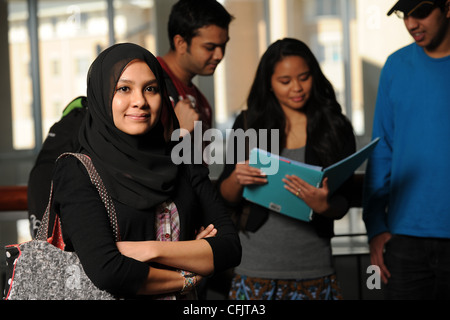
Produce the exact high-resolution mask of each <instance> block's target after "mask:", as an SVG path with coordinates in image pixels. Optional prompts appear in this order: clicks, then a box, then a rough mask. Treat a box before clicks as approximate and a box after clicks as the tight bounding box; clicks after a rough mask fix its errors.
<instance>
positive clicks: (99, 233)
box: [53, 157, 241, 296]
mask: <svg viewBox="0 0 450 320" xmlns="http://www.w3.org/2000/svg"><path fill="white" fill-rule="evenodd" d="M179 168H180V171H179V174H178V179H177V185H176V192H175V194H174V196H173V197H172V200H173V201H174V203H175V204H176V206H177V209H178V213H179V217H180V229H181V230H180V240H192V239H194V238H195V231H196V230H198V229H199V227H200V226H205V227H206V226H207V225H209V224H211V223H212V224H214V226H215V228H216V229H217V230H218V233H217V235H216V236H215V237H211V238H207V239H206V241H208V243H209V244H210V246H211V248H212V251H213V255H214V270H215V272H220V271H223V270H226V269H228V268H232V267H234V266H237V265H238V264H239V263H240V259H241V245H240V241H239V237H238V235H237V232H236V229H235V227H234V225H233V223H232V221H231V219H230V217H229V215H228V214H227V212H226V208H225V206H224V205H223V202H222V201H221V199H220V197H218V195H217V193H216V191H215V189H214V188H213V186H212V184H211V181H210V180H209V178H208V169H207V168H205V167H203V166H202V165H181V166H180V167H179ZM53 180H54V187H53V188H54V189H53V190H54V191H53V192H54V196H53V197H54V198H53V199H54V200H53V210H55V212H56V213H57V214H59V216H60V218H61V225H62V232H63V239H64V241H65V244H66V250H68V251H75V252H76V253H77V255H78V256H79V258H80V261H81V264H82V266H83V268H84V271H85V272H86V274H87V276H88V277H89V278H90V279H91V281H92V282H93V283H94V284H95V285H96V286H97V287H98V288H100V289H102V290H106V291H108V292H110V293H113V294H118V295H121V296H133V295H135V294H136V292H137V291H138V290H139V289H140V288H141V286H142V285H143V284H144V282H145V280H146V279H147V276H148V272H149V265H148V264H147V263H143V262H139V261H137V260H134V259H132V258H128V257H125V256H123V255H122V254H121V253H120V252H119V251H118V249H117V246H116V244H115V241H114V237H113V233H112V230H111V227H110V224H109V220H108V216H107V213H106V209H105V206H104V204H103V202H102V201H101V199H100V196H99V194H98V192H97V190H96V189H95V186H94V185H93V184H92V183H91V181H90V179H89V175H88V173H87V171H86V169H85V168H84V166H83V165H82V164H81V163H80V162H78V160H77V159H75V158H73V157H67V158H62V159H60V160H59V161H58V163H57V165H56V167H55V172H54V176H53ZM113 202H114V205H115V209H116V214H117V219H118V225H119V230H120V236H121V240H122V241H144V240H155V238H156V231H155V213H154V210H148V211H145V210H137V209H135V208H133V207H129V206H126V205H124V204H122V203H120V202H118V201H114V200H113Z"/></svg>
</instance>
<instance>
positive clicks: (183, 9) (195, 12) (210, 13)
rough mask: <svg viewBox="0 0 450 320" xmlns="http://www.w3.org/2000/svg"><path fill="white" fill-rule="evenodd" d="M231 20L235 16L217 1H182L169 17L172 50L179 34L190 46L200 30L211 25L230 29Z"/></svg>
mask: <svg viewBox="0 0 450 320" xmlns="http://www.w3.org/2000/svg"><path fill="white" fill-rule="evenodd" d="M231 20H233V16H231V15H230V14H229V13H228V11H227V10H226V9H225V8H224V7H223V6H222V5H221V4H220V3H219V2H217V1H216V0H180V1H178V2H177V3H176V4H175V5H174V6H173V7H172V11H171V12H170V16H169V24H168V32H169V42H170V48H171V49H172V50H174V49H175V45H174V42H173V38H174V37H175V36H176V35H177V34H179V35H180V36H182V37H183V38H184V40H185V41H186V42H187V43H188V45H190V44H191V40H192V38H193V37H195V36H196V35H197V31H198V29H200V28H202V27H206V26H209V25H216V26H218V27H220V28H222V29H228V26H229V24H230V22H231Z"/></svg>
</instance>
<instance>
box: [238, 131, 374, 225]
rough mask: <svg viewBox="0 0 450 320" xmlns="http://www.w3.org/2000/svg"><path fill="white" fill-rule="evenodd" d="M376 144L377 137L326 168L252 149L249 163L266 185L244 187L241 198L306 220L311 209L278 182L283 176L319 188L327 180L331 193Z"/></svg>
mask: <svg viewBox="0 0 450 320" xmlns="http://www.w3.org/2000/svg"><path fill="white" fill-rule="evenodd" d="M378 141H379V138H376V139H374V140H373V141H372V142H371V143H369V144H368V145H366V146H365V147H364V148H362V149H360V150H359V151H357V152H356V153H354V154H352V155H350V156H349V157H347V158H345V159H343V160H341V161H339V162H337V163H335V164H333V165H331V166H329V167H327V168H322V167H318V166H312V165H308V164H305V163H302V162H298V161H294V160H291V159H288V158H284V157H281V156H278V155H274V154H271V153H269V152H267V151H264V150H261V149H258V148H255V149H252V150H251V152H250V159H249V164H250V165H251V166H253V167H256V168H259V169H261V170H262V171H263V172H264V173H266V174H267V184H264V185H252V186H246V187H245V188H244V193H243V196H244V198H246V199H247V200H249V201H251V202H254V203H257V204H259V205H261V206H263V207H266V208H269V209H271V210H273V211H276V212H279V213H282V214H285V215H287V216H290V217H293V218H296V219H300V220H303V221H309V220H310V219H311V216H312V210H311V208H310V207H308V205H307V204H306V203H305V202H304V201H303V200H302V199H300V198H298V197H297V196H295V195H294V194H292V193H291V192H290V191H288V190H287V189H285V188H284V182H283V181H282V179H283V178H285V176H286V175H296V176H298V177H299V178H301V179H303V180H304V181H306V182H307V183H309V184H311V185H313V186H315V187H320V186H321V184H322V181H323V179H324V178H326V177H328V188H329V192H330V194H332V193H333V192H334V191H336V189H338V188H339V187H340V186H341V185H342V184H343V183H344V182H345V181H346V180H347V179H348V178H350V176H352V174H353V173H354V172H355V170H356V169H358V168H359V167H360V166H361V165H362V163H363V162H364V161H365V160H366V159H367V158H368V157H369V155H370V153H371V152H372V150H373V149H374V148H375V146H376V144H377V143H378Z"/></svg>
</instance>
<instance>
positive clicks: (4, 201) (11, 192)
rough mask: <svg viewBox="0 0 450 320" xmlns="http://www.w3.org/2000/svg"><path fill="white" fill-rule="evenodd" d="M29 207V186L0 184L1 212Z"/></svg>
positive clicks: (22, 209)
mask: <svg viewBox="0 0 450 320" xmlns="http://www.w3.org/2000/svg"><path fill="white" fill-rule="evenodd" d="M27 209H28V203H27V186H3V187H2V186H0V213H1V212H2V211H26V210H27Z"/></svg>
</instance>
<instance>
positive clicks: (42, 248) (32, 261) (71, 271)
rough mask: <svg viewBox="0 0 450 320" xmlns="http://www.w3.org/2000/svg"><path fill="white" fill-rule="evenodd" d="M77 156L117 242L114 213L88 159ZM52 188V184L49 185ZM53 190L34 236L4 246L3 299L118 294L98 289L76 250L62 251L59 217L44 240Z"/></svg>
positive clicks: (96, 297) (94, 297) (89, 297)
mask: <svg viewBox="0 0 450 320" xmlns="http://www.w3.org/2000/svg"><path fill="white" fill-rule="evenodd" d="M65 156H74V157H76V158H77V159H78V160H79V161H80V162H81V163H82V164H83V165H84V166H85V167H86V170H87V171H88V173H89V176H90V178H91V181H92V183H93V184H94V185H95V186H96V188H97V191H98V192H99V194H100V197H101V198H102V201H103V202H104V204H105V207H106V209H107V211H108V216H109V220H110V222H111V227H112V230H113V233H114V236H115V238H116V241H119V232H118V227H117V218H116V212H115V209H114V205H113V202H112V199H111V198H110V197H109V196H108V194H107V192H106V189H105V187H104V185H103V182H102V180H101V178H100V176H99V174H98V173H97V170H95V167H94V166H93V164H92V161H91V159H90V158H89V157H88V156H86V155H83V154H79V153H64V154H62V155H61V156H60V157H59V158H58V159H60V158H61V157H65ZM52 189H53V187H52ZM51 203H52V190H51V191H50V198H49V202H48V205H47V209H46V211H45V213H44V216H43V218H42V223H41V225H40V227H39V231H38V234H37V236H36V239H34V240H31V241H28V242H24V243H21V244H14V245H9V246H6V258H7V259H6V264H7V273H6V285H5V293H4V294H5V299H6V300H49V299H51V300H114V299H117V297H115V296H113V295H111V294H110V293H108V292H106V291H102V290H100V289H98V288H97V287H96V286H95V285H94V284H93V283H92V282H91V280H90V279H89V278H88V277H87V276H86V274H85V272H84V270H83V267H82V266H81V263H80V260H79V259H78V256H77V255H76V253H75V252H68V251H64V242H63V239H62V233H61V226H60V220H59V217H58V216H57V218H56V220H55V227H54V229H53V233H52V237H50V238H48V239H47V235H48V228H49V217H50V208H51Z"/></svg>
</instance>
